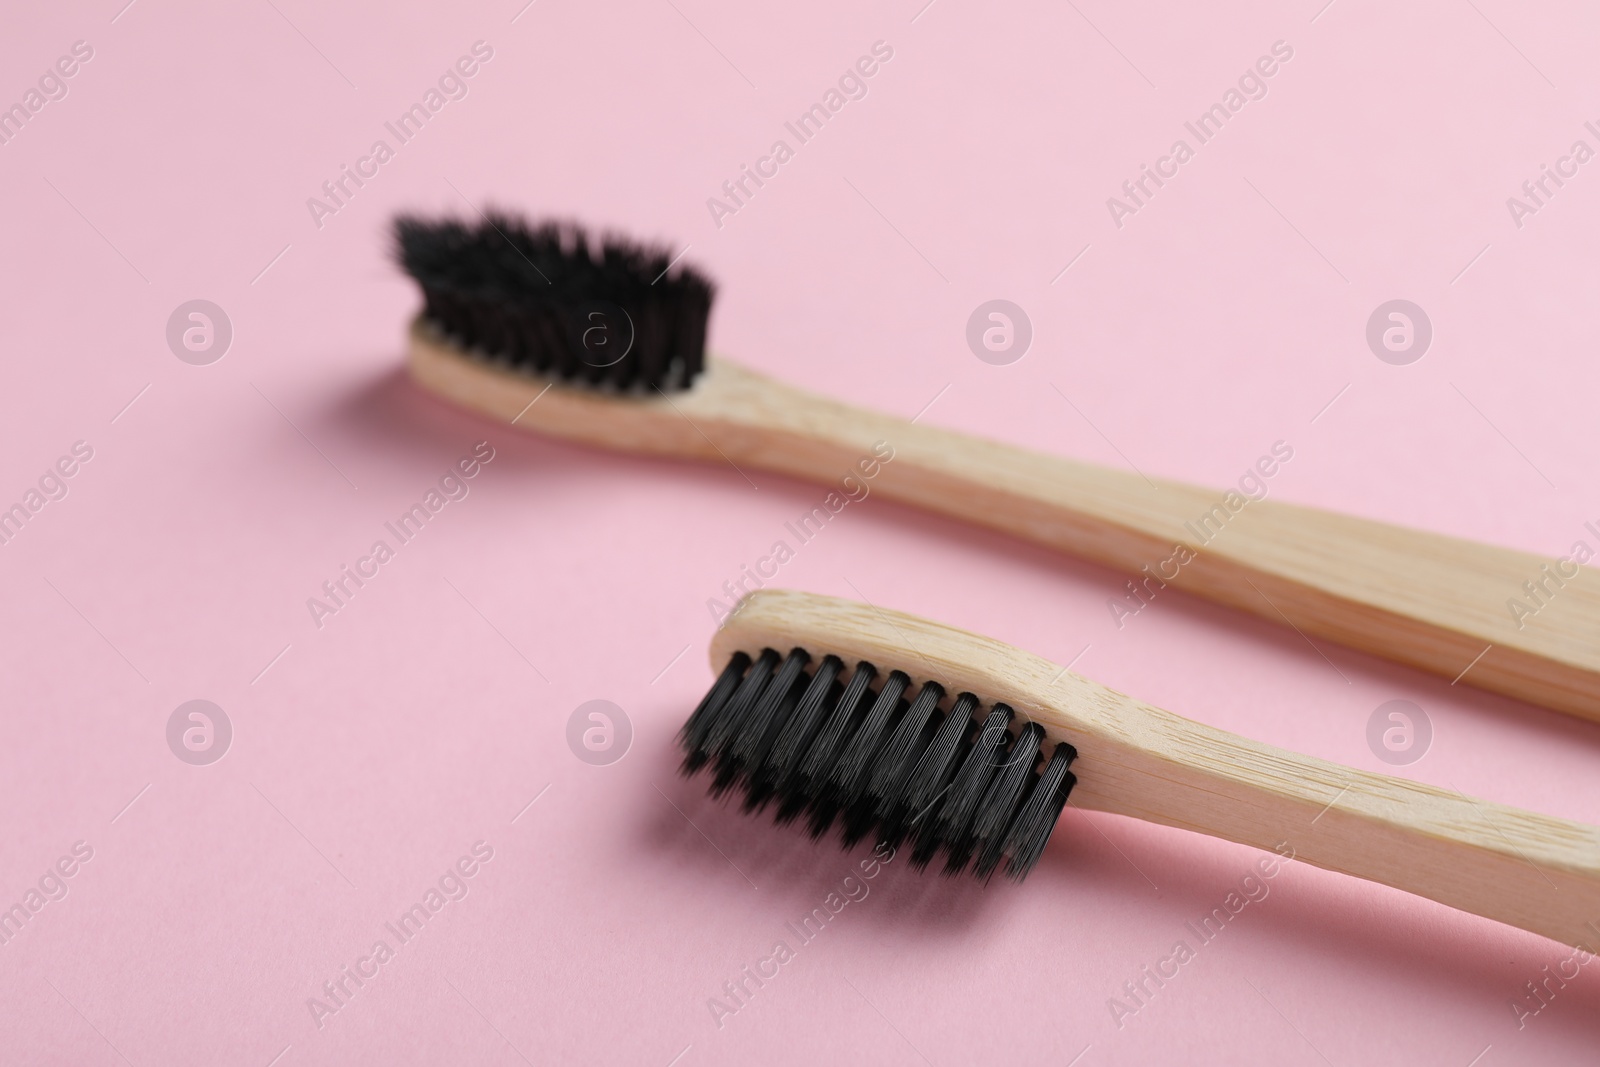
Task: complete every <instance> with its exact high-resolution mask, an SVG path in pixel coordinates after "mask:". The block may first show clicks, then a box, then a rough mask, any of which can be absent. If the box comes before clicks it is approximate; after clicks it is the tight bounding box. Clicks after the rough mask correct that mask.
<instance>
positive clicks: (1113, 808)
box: [681, 590, 1600, 951]
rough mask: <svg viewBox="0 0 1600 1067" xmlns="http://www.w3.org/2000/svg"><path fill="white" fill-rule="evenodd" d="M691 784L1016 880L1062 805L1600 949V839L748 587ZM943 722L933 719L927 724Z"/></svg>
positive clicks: (803, 598)
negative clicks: (702, 783) (1218, 842)
mask: <svg viewBox="0 0 1600 1067" xmlns="http://www.w3.org/2000/svg"><path fill="white" fill-rule="evenodd" d="M711 666H712V668H713V669H714V670H720V671H721V673H720V675H719V676H718V678H717V680H716V682H715V684H714V685H713V686H712V688H711V691H710V692H709V693H708V694H707V696H706V698H705V699H704V700H703V701H702V702H701V703H700V706H699V707H698V708H697V709H696V710H695V712H694V713H693V715H691V716H690V718H689V720H688V722H687V723H686V724H685V726H684V728H683V732H682V735H681V740H682V744H683V747H684V751H685V753H686V758H685V761H684V770H685V773H688V774H692V773H695V772H696V771H699V770H702V769H703V770H705V771H707V772H709V773H710V774H711V775H712V776H713V786H712V788H713V791H715V792H717V793H721V792H723V791H725V790H728V789H730V788H738V789H740V790H741V791H742V792H743V794H744V797H745V807H746V809H747V810H750V809H755V808H760V807H764V806H770V807H772V808H774V809H775V811H776V814H777V816H778V819H779V821H788V820H791V819H795V818H800V817H804V818H805V819H806V820H807V821H809V823H810V827H811V830H812V833H813V834H821V833H823V832H825V831H826V830H827V829H828V828H829V827H830V826H832V825H834V824H836V823H837V824H840V825H842V827H843V829H844V837H845V840H846V842H847V843H854V842H855V841H857V840H860V839H862V838H864V837H867V836H876V837H878V838H879V839H880V840H881V841H887V842H888V843H889V844H891V845H894V846H896V847H900V846H902V845H906V844H909V845H910V846H911V848H912V861H913V863H914V864H917V865H919V866H920V865H923V864H926V863H927V862H929V861H930V860H931V859H933V858H934V857H935V856H937V855H942V856H943V857H944V859H945V867H946V870H947V871H949V872H952V873H953V872H955V871H959V870H961V869H964V868H966V867H967V866H968V864H969V863H970V864H971V865H972V867H973V869H974V870H975V872H976V873H977V874H978V875H979V876H980V877H983V878H987V877H988V876H989V875H990V874H992V873H993V872H994V871H996V870H998V869H1000V867H1001V866H1002V865H1004V867H1005V869H1006V870H1007V873H1009V874H1010V875H1011V876H1012V877H1015V878H1019V879H1020V878H1021V877H1023V876H1024V875H1026V874H1027V872H1028V870H1029V868H1031V867H1032V866H1033V865H1034V863H1035V862H1036V861H1037V860H1038V859H1039V856H1040V854H1041V853H1042V852H1043V851H1044V847H1045V842H1046V841H1047V840H1048V838H1049V836H1050V831H1051V829H1052V828H1053V827H1054V825H1055V822H1056V819H1057V818H1058V816H1059V815H1060V813H1061V811H1062V809H1063V807H1064V806H1065V804H1066V803H1067V801H1068V798H1069V793H1070V799H1071V802H1072V804H1073V805H1074V806H1076V807H1079V808H1087V809H1091V810H1095V811H1108V812H1115V813H1117V814H1119V815H1131V816H1134V817H1135V818H1140V819H1144V820H1146V821H1148V822H1155V823H1162V824H1164V825H1167V826H1177V827H1182V828H1183V829H1186V830H1195V831H1197V832H1199V833H1203V834H1210V835H1212V836H1213V837H1220V838H1224V839H1226V840H1229V841H1237V842H1241V843H1243V844H1247V845H1254V846H1256V847H1257V848H1262V849H1279V850H1280V851H1285V850H1284V846H1285V845H1287V846H1288V849H1290V850H1292V853H1290V852H1287V851H1285V854H1292V855H1293V857H1294V858H1295V859H1298V860H1303V861H1305V862H1307V863H1311V864H1314V865H1316V866H1318V867H1325V868H1327V869H1329V870H1334V871H1342V872H1344V873H1345V874H1352V875H1355V876H1356V877H1358V878H1365V879H1367V880H1369V881H1373V882H1381V883H1383V884H1384V885H1389V886H1393V887H1395V888H1396V889H1403V890H1405V891H1406V892H1409V893H1415V894H1417V895H1418V896H1423V897H1427V898H1429V899H1431V900H1436V901H1438V902H1439V903H1441V904H1447V905H1449V906H1450V907H1453V908H1459V909H1460V910H1462V911H1467V912H1471V913H1473V914H1475V915H1481V916H1483V917H1485V918H1489V919H1494V920H1495V921H1497V922H1503V923H1507V924H1509V925H1511V926H1516V927H1520V928H1522V929H1524V930H1530V931H1532V932H1534V933H1536V934H1542V935H1544V936H1546V937H1550V938H1553V939H1555V940H1557V941H1562V942H1565V943H1566V944H1569V945H1574V946H1579V945H1586V946H1588V947H1589V950H1590V951H1594V948H1595V946H1597V945H1600V828H1596V827H1593V826H1586V825H1583V824H1581V823H1575V822H1568V821H1566V820H1564V819H1557V818H1554V817H1551V816H1548V815H1539V814H1535V813H1533V812H1527V811H1520V810H1518V809H1515V808H1509V807H1505V806H1503V805H1500V804H1494V803H1490V802H1489V801H1485V800H1475V799H1473V798H1471V797H1467V796H1464V795H1462V794H1460V793H1455V792H1447V791H1445V790H1442V789H1436V788H1434V787H1433V786H1429V785H1422V784H1419V783H1416V782H1409V781H1405V780H1403V779H1399V778H1387V777H1384V776H1382V775H1377V774H1369V773H1367V772H1365V771H1359V770H1355V769H1353V768H1350V767H1341V766H1339V765H1338V764H1334V763H1328V762H1325V761H1323V760H1319V759H1313V758H1312V757H1310V756H1302V755H1298V754H1296V753H1293V752H1286V751H1284V750H1282V749H1277V748H1272V747H1270V746H1268V745H1263V744H1260V743H1258V742H1255V741H1251V740H1248V739H1246V738H1243V737H1238V736H1236V735H1234V734H1230V733H1226V732H1224V731H1222V730H1216V729H1213V728H1211V727H1209V726H1204V725H1201V724H1200V723H1197V722H1191V721H1190V720H1188V719H1184V718H1180V717H1179V716H1177V715H1173V714H1171V713H1170V712H1165V711H1162V710H1160V709H1158V708H1154V707H1151V706H1149V705H1148V704H1141V703H1139V702H1138V701H1136V700H1132V699H1130V698H1128V697H1126V696H1123V695H1122V694H1121V693H1117V692H1113V691H1112V690H1110V689H1107V688H1105V687H1104V686H1100V685H1096V684H1095V683H1094V682H1091V681H1088V680H1087V679H1085V678H1081V677H1079V676H1077V675H1075V674H1072V673H1069V672H1068V671H1067V670H1066V669H1065V668H1062V667H1058V666H1056V665H1055V664H1054V663H1051V662H1049V661H1047V660H1044V659H1041V658H1039V657H1038V656H1034V655H1030V654H1029V653H1027V652H1023V651H1021V650H1019V649H1015V648H1011V647H1010V646H1007V645H1004V644H1002V643H1000V642H999V641H995V640H992V639H990V638H986V637H980V636H978V635H976V634H970V633H966V632H965V631H962V630H958V629H956V628H954V627H951V626H944V625H941V624H939V623H935V622H929V621H927V620H926V619H919V618H916V617H915V616H912V615H905V614H901V613H900V612H895V611H887V610H882V609H878V608H875V607H869V606H867V605H863V604H858V603H855V602H853V601H849V600H839V599H835V598H833V597H825V596H815V595H811V594H808V593H795V592H788V591H783V590H762V591H760V592H756V593H752V594H750V595H749V596H747V597H746V598H745V599H744V600H742V601H741V602H740V605H739V608H738V609H737V610H736V611H735V612H734V613H733V614H732V615H731V616H729V617H728V618H727V619H726V620H724V622H723V624H722V627H721V628H720V629H719V630H718V631H717V634H716V637H715V638H714V639H713V640H712V643H711ZM941 709H942V710H941Z"/></svg>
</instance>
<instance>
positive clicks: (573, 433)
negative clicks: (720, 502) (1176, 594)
mask: <svg viewBox="0 0 1600 1067" xmlns="http://www.w3.org/2000/svg"><path fill="white" fill-rule="evenodd" d="M411 369H412V373H413V375H414V376H415V377H416V379H417V380H418V381H419V382H420V383H421V384H422V385H424V386H425V387H427V388H429V389H431V390H433V391H435V392H437V393H440V394H442V395H444V396H446V397H449V398H450V399H452V400H454V401H456V402H458V403H461V404H464V405H465V406H467V407H470V408H473V409H475V410H477V411H480V412H483V413H486V414H488V415H491V416H493V417H496V418H498V419H500V420H502V421H506V422H515V424H516V425H517V426H519V427H523V428H526V429H529V430H535V431H537V432H540V433H546V434H554V435H556V436H560V437H566V438H572V439H576V440H580V441H584V442H587V443H589V444H594V445H599V446H601V447H605V448H612V449H619V450H623V451H633V452H649V453H657V454H669V455H677V456H692V457H696V458H700V459H705V460H709V461H711V462H713V463H727V464H732V465H734V466H735V467H738V468H740V469H744V468H748V467H755V468H762V469H765V470H771V471H778V472H781V473H784V474H790V475H793V476H795V477H798V478H803V479H806V480H809V481H816V482H821V483H823V484H826V485H832V486H834V487H836V488H837V487H839V484H840V481H841V479H842V478H844V477H845V476H846V475H850V474H854V475H855V476H856V477H857V479H858V480H865V479H861V472H860V470H859V469H858V464H860V463H862V462H863V461H867V462H869V463H870V464H871V466H870V468H869V469H874V470H875V471H876V474H875V476H874V477H872V478H871V479H870V480H869V481H867V487H868V489H869V490H870V491H871V492H873V493H879V494H882V495H883V496H886V497H890V498H892V499H895V500H900V501H904V502H906V503H909V504H915V505H917V506H919V507H923V508H926V509H928V510H930V511H936V512H940V513H942V514H946V515H950V516H952V517H955V518H958V519H962V520H965V521H967V522H972V523H977V524H979V525H982V526H988V527H992V528H994V529H997V530H1001V531H1003V532H1005V533H1009V534H1013V535H1015V536H1018V537H1022V538H1026V539H1028V540H1030V541H1034V542H1037V543H1038V544H1041V545H1045V546H1047V547H1049V548H1054V549H1059V550H1061V551H1063V552H1068V553H1071V554H1072V555H1075V556H1079V557H1082V558H1085V559H1090V560H1094V561H1096V562H1099V563H1103V564H1105V565H1107V566H1110V567H1114V568H1116V569H1118V570H1120V571H1123V572H1125V573H1129V574H1132V575H1134V576H1135V580H1136V581H1137V582H1138V583H1139V593H1138V595H1140V596H1141V597H1151V596H1153V595H1155V594H1159V593H1161V592H1162V591H1163V589H1164V588H1165V587H1167V586H1170V587H1172V588H1176V589H1182V590H1186V591H1188V592H1191V593H1195V594H1198V595H1200V596H1203V597H1207V598H1209V599H1211V600H1215V601H1219V602H1221V603H1223V604H1227V605H1230V606H1232V607H1235V608H1240V609H1242V610H1244V611H1248V612H1251V613H1253V614H1255V615H1259V616H1260V617H1262V618H1264V619H1268V620H1270V621H1272V622H1274V623H1279V624H1284V623H1287V624H1289V625H1291V626H1293V627H1295V628H1296V629H1297V630H1299V631H1300V632H1301V633H1302V634H1303V635H1305V636H1307V637H1308V638H1310V639H1318V638H1321V639H1326V640H1329V641H1335V642H1338V643H1340V644H1344V645H1348V646H1350V647H1352V648H1358V649H1361V650H1363V651H1366V652H1370V653H1373V654H1374V655H1378V656H1383V657H1385V658H1387V659H1392V660H1397V661H1399V662H1401V663H1407V664H1410V665H1411V666H1414V667H1421V668H1422V669H1423V670H1427V671H1431V672H1433V673H1435V674H1438V675H1442V676H1443V677H1446V678H1450V679H1453V680H1454V679H1458V678H1459V680H1460V681H1461V682H1462V683H1463V684H1467V685H1473V686H1476V687H1478V688H1481V689H1487V690H1490V691H1492V692H1497V693H1503V694H1506V695H1507V696H1513V697H1517V698H1520V699H1523V700H1527V701H1531V702H1533V703H1536V704H1543V705H1545V706H1546V707H1550V708H1554V709H1556V710H1558V711H1565V712H1568V713H1570V714H1573V715H1578V716H1582V717H1584V718H1588V719H1594V720H1597V721H1600V578H1596V577H1595V576H1594V575H1593V574H1592V573H1590V572H1589V571H1588V570H1584V569H1581V568H1580V569H1578V570H1577V573H1576V574H1575V575H1572V576H1570V577H1569V576H1564V575H1561V574H1560V573H1559V572H1557V573H1556V577H1555V578H1553V579H1552V578H1550V577H1548V574H1549V573H1551V568H1550V561H1547V560H1543V559H1541V558H1539V557H1538V556H1534V555H1531V554H1529V553H1525V552H1516V551H1512V550H1511V549H1505V548H1496V547H1492V546H1489V545H1481V544H1476V543H1474V542H1470V541H1463V540H1459V539H1456V538H1451V537H1445V536H1442V535H1440V534H1432V533H1425V532H1422V531H1418V530H1408V529H1404V528H1401V527H1398V526H1390V525H1387V524H1385V523H1380V522H1373V521H1370V520H1367V519H1358V518H1352V517H1350V516H1346V515H1338V514H1334V513H1332V512H1326V511H1319V510H1316V509H1313V508H1306V507H1300V506H1298V505H1294V504H1284V503H1279V502H1278V501H1275V500H1259V501H1252V502H1249V503H1245V504H1243V505H1242V507H1239V508H1238V509H1237V510H1231V509H1230V507H1229V504H1230V503H1237V502H1239V501H1242V500H1243V499H1244V498H1243V497H1242V496H1240V495H1239V494H1236V493H1235V494H1232V497H1231V498H1230V497H1229V496H1228V495H1227V494H1224V493H1221V492H1217V491H1215V490H1208V489H1201V488H1197V487H1195V486H1189V485H1183V484H1180V483H1177V482H1169V481H1164V480H1154V481H1153V482H1152V481H1146V480H1145V479H1144V478H1143V477H1142V476H1140V475H1138V474H1132V473H1127V472H1123V471H1118V470H1110V469H1107V468H1103V467H1097V466H1093V465H1091V464H1086V463H1078V462H1075V461H1072V460H1067V459H1058V458H1054V457H1049V456H1041V455H1038V454H1036V453H1032V452H1028V451H1025V450H1023V449H1019V448H1013V447H1010V446H1007V445H1002V444H997V443H995V442H993V441H986V440H982V439H979V438H973V437H966V436H963V435H961V434H957V433H953V432H951V431H949V430H940V429H937V428H934V427H930V426H922V425H917V424H914V423H908V422H905V421H904V420H902V419H896V418H891V417H889V416H886V415H880V414H876V413H873V412H870V411H862V410H859V409H856V408H852V407H849V406H847V405H844V404H840V403H837V402H835V401H832V400H828V399H826V398H824V397H819V396H814V395H812V394H810V393H806V392H802V391H800V390H798V389H793V388H790V387H788V386H785V385H782V384H780V383H778V382H775V381H773V380H771V379H769V378H766V377H763V376H762V375H759V374H756V373H754V372H752V371H749V370H745V369H744V368H742V367H740V366H738V365H737V364H735V363H729V362H725V361H721V360H712V361H711V362H710V364H709V368H708V371H707V373H706V374H705V375H703V376H702V378H701V379H700V380H699V381H698V382H697V383H696V385H695V387H694V388H693V389H691V390H688V391H686V392H683V393H674V394H671V395H670V396H666V395H661V394H657V395H655V396H648V397H639V398H634V397H628V398H618V397H613V396H607V395H605V394H602V393H598V392H595V391H593V390H586V389H582V388H568V387H564V386H560V385H554V386H550V385H548V383H547V382H545V381H542V380H539V379H535V378H531V377H528V376H526V375H522V374H518V373H514V372H510V371H505V370H500V369H497V368H494V367H490V366H487V365H485V364H484V363H482V362H479V361H476V360H473V359H470V358H468V357H466V356H463V355H462V354H461V353H459V352H458V351H456V350H454V349H452V348H450V347H449V346H448V345H445V344H442V343H441V342H439V341H438V340H437V339H436V338H435V337H434V336H433V335H432V334H431V332H430V331H428V329H427V328H426V327H424V326H421V325H419V324H415V323H414V324H413V327H412V333H411ZM547 386H548V393H547V392H546V388H547ZM530 402H532V406H531V407H529V406H528V405H529V404H530ZM879 442H883V443H884V444H885V445H886V446H887V447H888V448H890V449H892V450H893V458H892V460H890V461H888V462H879V461H878V458H877V456H876V455H875V453H874V446H875V445H877V444H878V443H879ZM841 492H843V490H841ZM1180 550H1181V551H1180ZM1185 556H1187V557H1188V558H1187V560H1186V561H1185ZM1541 565H1544V566H1545V568H1546V569H1544V570H1541ZM1146 568H1148V569H1146ZM1564 569H1568V570H1571V569H1573V568H1571V567H1566V568H1564ZM1524 582H1534V583H1541V582H1542V583H1543V591H1541V592H1539V593H1538V594H1537V596H1538V601H1537V603H1539V604H1542V605H1543V606H1542V607H1541V608H1540V610H1538V612H1537V613H1536V614H1533V615H1531V616H1528V615H1523V617H1522V618H1521V619H1520V621H1519V619H1518V616H1517V615H1516V614H1514V613H1513V612H1512V610H1511V609H1510V607H1509V606H1508V600H1510V599H1513V598H1520V599H1522V600H1523V601H1524V603H1525V604H1528V605H1530V606H1531V605H1533V604H1535V603H1536V602H1535V601H1533V600H1530V599H1529V598H1528V596H1527V593H1526V590H1525V589H1524V588H1523V583H1524ZM1558 582H1559V583H1560V584H1559V585H1558V584H1557V583H1558ZM1129 603H1132V602H1131V601H1130V602H1129ZM1107 621H1108V624H1109V623H1110V621H1111V620H1110V618H1109V613H1108V620H1107Z"/></svg>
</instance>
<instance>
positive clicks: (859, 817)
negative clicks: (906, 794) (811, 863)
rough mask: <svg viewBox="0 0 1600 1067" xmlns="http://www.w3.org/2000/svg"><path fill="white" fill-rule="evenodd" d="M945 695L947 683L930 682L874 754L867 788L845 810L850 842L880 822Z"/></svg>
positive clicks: (913, 762)
mask: <svg viewBox="0 0 1600 1067" xmlns="http://www.w3.org/2000/svg"><path fill="white" fill-rule="evenodd" d="M943 699H944V687H943V686H941V685H940V684H939V683H938V682H928V683H927V684H926V685H924V686H923V687H922V689H921V690H920V691H919V692H918V693H917V698H916V699H915V700H913V701H912V702H911V706H910V707H908V708H907V709H906V713H905V714H904V715H902V716H901V717H900V719H899V721H898V722H896V724H895V728H894V733H893V735H891V736H890V738H889V740H887V741H885V742H884V743H883V747H882V748H880V749H878V754H877V755H876V756H874V757H873V760H872V769H871V770H870V771H869V772H868V773H867V777H866V788H865V789H864V790H863V791H861V792H860V794H859V795H858V796H857V797H856V798H855V799H854V800H852V801H851V804H850V807H849V809H848V810H847V811H846V812H845V824H844V839H845V841H846V843H848V844H854V843H855V842H857V841H859V840H861V839H862V838H863V837H866V836H867V834H868V833H869V832H871V830H872V828H873V826H874V825H875V824H876V823H877V822H878V812H879V811H880V810H881V809H882V807H883V803H884V799H885V798H886V797H890V796H895V795H898V794H899V792H900V789H901V787H902V785H903V784H904V782H905V778H906V775H908V774H910V773H911V768H912V767H913V766H914V764H915V759H916V757H917V756H918V755H919V754H920V753H921V750H922V746H923V745H925V744H926V743H927V741H928V740H929V734H928V720H929V719H931V718H932V717H933V713H934V711H935V710H937V708H938V706H939V701H940V700H943Z"/></svg>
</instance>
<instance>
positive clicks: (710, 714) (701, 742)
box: [678, 652, 750, 774]
mask: <svg viewBox="0 0 1600 1067" xmlns="http://www.w3.org/2000/svg"><path fill="white" fill-rule="evenodd" d="M749 666H750V657H749V656H747V655H745V654H744V653H743V652H735V653H734V654H733V658H732V659H730V660H728V665H727V666H726V667H724V668H722V673H721V674H719V675H717V680H716V683H715V684H713V685H712V686H711V691H710V692H709V693H707V694H706V696H705V699H704V700H702V701H700V706H699V707H697V708H695V709H694V714H692V715H690V716H689V721H688V722H686V723H684V724H683V730H682V731H681V732H680V733H679V734H678V739H679V741H680V742H681V743H682V745H683V751H684V759H683V769H684V773H686V774H693V773H694V772H695V771H696V770H698V769H699V768H700V767H701V766H702V765H703V764H704V763H705V761H706V758H705V743H706V739H707V738H709V737H710V736H711V729H712V727H713V726H715V725H716V722H717V718H718V717H719V716H720V715H721V714H722V709H723V708H724V707H725V706H726V705H727V703H728V698H729V697H731V696H733V693H734V690H736V689H738V688H739V683H740V682H742V681H743V680H744V672H745V670H746V669H747V668H748V667H749Z"/></svg>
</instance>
